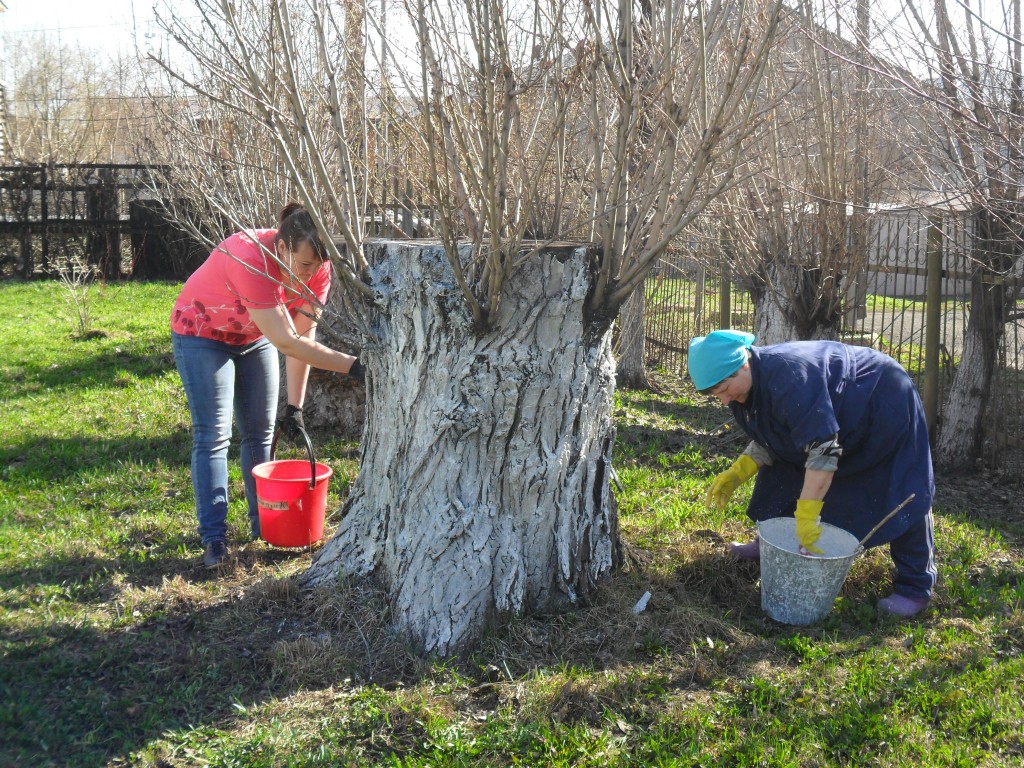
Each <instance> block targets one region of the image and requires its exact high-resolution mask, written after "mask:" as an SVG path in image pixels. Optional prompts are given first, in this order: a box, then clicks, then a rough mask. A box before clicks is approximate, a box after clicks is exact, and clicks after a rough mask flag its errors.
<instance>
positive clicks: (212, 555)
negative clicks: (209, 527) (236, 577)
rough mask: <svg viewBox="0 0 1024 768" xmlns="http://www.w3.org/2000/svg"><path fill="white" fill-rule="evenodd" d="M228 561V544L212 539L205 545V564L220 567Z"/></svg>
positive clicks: (210, 566) (209, 566) (208, 566)
mask: <svg viewBox="0 0 1024 768" xmlns="http://www.w3.org/2000/svg"><path fill="white" fill-rule="evenodd" d="M227 561H228V545H227V544H225V543H224V542H223V541H220V540H217V541H211V542H208V543H207V544H205V545H204V546H203V565H205V566H206V567H207V568H220V567H221V566H222V565H224V564H225V563H226V562H227Z"/></svg>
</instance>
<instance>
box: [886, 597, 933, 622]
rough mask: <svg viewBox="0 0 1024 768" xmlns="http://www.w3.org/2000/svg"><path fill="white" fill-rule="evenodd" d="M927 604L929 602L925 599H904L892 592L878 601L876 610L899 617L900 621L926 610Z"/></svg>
mask: <svg viewBox="0 0 1024 768" xmlns="http://www.w3.org/2000/svg"><path fill="white" fill-rule="evenodd" d="M929 603H931V600H929V599H928V598H927V597H904V596H903V595H897V594H896V593H895V592H893V593H892V594H891V595H889V596H888V597H883V598H882V599H881V600H879V601H878V610H879V611H880V612H881V613H888V614H890V615H892V616H899V617H900V618H901V619H909V618H910V617H911V616H916V615H917V614H919V613H920V612H921V611H923V610H924V609H925V608H927V607H928V604H929Z"/></svg>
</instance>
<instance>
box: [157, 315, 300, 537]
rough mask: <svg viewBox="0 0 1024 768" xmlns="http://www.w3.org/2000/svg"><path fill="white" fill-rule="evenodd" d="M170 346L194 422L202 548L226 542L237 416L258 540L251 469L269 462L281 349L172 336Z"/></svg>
mask: <svg viewBox="0 0 1024 768" xmlns="http://www.w3.org/2000/svg"><path fill="white" fill-rule="evenodd" d="M171 346H172V347H173V349H174V362H175V363H176V364H177V366H178V373H180V374H181V383H182V384H183V385H184V387H185V396H186V397H187V398H188V409H189V412H190V413H191V415H192V489H193V491H194V492H195V497H196V517H197V518H198V519H199V537H200V539H201V540H202V543H203V544H204V545H206V544H207V543H209V542H211V541H218V540H219V541H226V540H227V530H228V529H227V516H228V446H229V445H230V443H231V414H232V411H234V416H235V423H236V424H237V425H238V433H239V435H240V437H241V459H242V477H243V479H244V481H245V497H246V500H247V501H248V502H249V526H250V528H251V531H252V535H253V537H254V538H256V537H258V536H259V532H260V519H259V512H258V507H257V505H256V480H255V478H253V476H252V468H253V467H255V466H256V465H257V464H262V463H263V462H264V461H269V460H270V445H271V441H272V440H273V437H274V417H275V415H276V413H277V395H278V389H279V385H280V384H279V382H280V379H279V368H278V353H277V350H276V349H275V348H274V346H273V345H272V344H271V343H270V342H269V341H268V340H267V339H265V338H263V339H260V340H259V341H254V342H252V343H251V344H243V345H241V346H236V345H233V344H225V343H224V342H221V341H214V340H213V339H204V338H201V337H199V336H181V335H179V334H177V333H173V332H172V333H171Z"/></svg>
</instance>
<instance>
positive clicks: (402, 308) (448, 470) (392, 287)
mask: <svg viewBox="0 0 1024 768" xmlns="http://www.w3.org/2000/svg"><path fill="white" fill-rule="evenodd" d="M368 249H369V250H370V251H371V252H370V256H371V263H374V264H375V265H376V266H374V268H373V269H372V275H371V279H372V286H373V288H374V290H375V291H376V292H377V295H378V297H379V303H380V306H379V310H380V315H379V319H378V322H377V327H376V329H375V330H376V336H375V338H372V339H367V340H366V343H365V345H364V348H363V353H364V362H365V364H366V365H367V367H368V374H367V410H366V426H365V431H364V435H363V456H362V465H361V468H360V473H359V477H358V478H357V480H356V482H355V484H354V485H353V488H352V491H351V493H350V495H349V498H348V501H347V502H346V504H345V507H344V510H343V515H342V521H341V524H340V526H339V528H338V530H337V532H336V533H335V536H334V538H333V539H332V540H331V541H330V542H328V544H327V545H325V546H324V548H323V549H322V550H321V551H320V552H319V553H318V557H317V558H316V560H315V562H314V563H313V565H312V566H311V568H310V570H309V571H308V572H307V574H306V576H305V583H307V584H309V585H314V584H320V583H324V582H328V581H330V580H332V579H334V578H336V577H337V576H338V575H339V574H345V575H347V576H353V577H371V578H374V579H375V580H377V581H378V582H379V583H381V584H382V585H383V587H384V588H385V590H386V591H387V592H388V594H389V596H390V600H391V604H392V608H393V613H394V616H395V619H396V622H397V625H398V626H397V629H398V630H400V631H401V632H403V633H404V634H405V635H406V636H407V637H408V638H409V640H410V641H411V642H413V643H414V644H415V645H416V646H417V647H419V648H420V649H421V650H422V651H423V652H426V653H437V654H442V655H444V654H448V653H452V652H455V651H457V650H459V649H462V648H464V647H465V646H466V645H467V644H469V643H471V642H472V641H473V640H475V639H476V638H477V637H478V636H479V635H480V633H481V632H482V631H483V630H484V629H485V628H486V626H487V625H488V623H489V622H494V621H499V620H501V619H502V618H504V617H508V616H514V615H520V614H523V613H525V612H529V611H549V610H558V609H561V608H564V607H566V606H569V605H573V604H579V603H581V602H585V601H586V600H587V599H588V596H589V595H590V594H591V592H592V590H593V589H594V587H595V585H596V584H597V582H598V580H599V579H600V578H601V577H602V576H605V575H606V574H608V573H609V572H610V571H611V570H612V569H613V568H614V567H615V566H616V565H617V564H618V562H619V560H620V557H621V555H620V550H619V539H618V518H617V511H616V507H615V503H614V499H613V497H612V496H611V493H610V490H609V474H610V471H611V454H612V445H613V442H614V436H615V429H614V425H613V422H612V416H611V405H612V394H613V390H614V384H615V381H614V373H615V364H614V360H613V357H612V354H611V343H610V336H611V334H610V331H609V328H608V326H607V324H604V325H593V324H591V323H590V322H589V321H588V320H587V318H586V317H585V315H584V303H585V300H586V297H587V294H588V291H589V289H590V285H591V277H590V270H589V263H590V257H591V255H590V253H589V252H588V250H587V249H586V248H583V247H567V248H562V249H557V250H550V251H546V252H544V253H543V254H540V255H539V256H535V257H533V258H531V260H530V261H529V262H528V263H527V264H525V265H524V266H522V267H521V268H520V269H519V270H518V272H517V273H516V274H515V275H513V277H512V279H511V280H510V281H509V282H508V284H507V287H506V289H505V292H504V294H503V295H502V301H501V304H500V307H499V310H498V312H497V314H496V316H495V320H494V323H493V326H492V330H490V331H487V332H485V333H482V334H481V333H478V332H477V331H476V330H475V329H474V328H473V327H472V320H471V316H470V314H469V313H468V311H467V310H466V308H465V305H464V303H463V301H462V297H461V295H460V292H459V290H458V288H457V286H456V284H455V282H454V279H453V275H452V270H451V267H450V266H449V264H448V262H447V260H446V258H445V255H444V252H443V250H442V249H441V247H440V246H437V245H425V244H422V243H419V244H408V243H386V244H371V245H370V246H368ZM374 249H381V250H382V251H383V252H379V253H376V254H375V253H373V250H374Z"/></svg>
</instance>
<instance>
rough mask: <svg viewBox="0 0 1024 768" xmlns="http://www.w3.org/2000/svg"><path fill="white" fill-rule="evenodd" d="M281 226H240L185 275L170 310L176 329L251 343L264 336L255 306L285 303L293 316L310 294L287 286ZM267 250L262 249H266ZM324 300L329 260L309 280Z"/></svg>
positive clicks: (179, 331)
mask: <svg viewBox="0 0 1024 768" xmlns="http://www.w3.org/2000/svg"><path fill="white" fill-rule="evenodd" d="M276 237H277V230H276V229H257V230H249V231H246V232H238V233H236V234H234V235H232V236H231V237H229V238H228V239H227V240H225V241H224V242H222V243H221V244H220V245H218V246H217V247H216V248H214V249H213V252H212V253H211V254H210V256H209V257H208V258H207V259H206V261H204V262H203V264H202V266H200V267H199V269H197V270H196V271H195V272H193V273H192V275H191V276H190V277H189V278H188V280H186V281H185V285H184V287H183V288H182V289H181V293H179V294H178V299H177V301H176V302H175V303H174V311H173V312H172V313H171V330H172V331H174V332H175V333H178V334H181V335H182V336H202V337H204V338H207V339H215V340H216V341H223V342H226V343H228V344H237V345H241V344H249V343H251V342H253V341H256V340H258V339H260V338H262V337H263V334H262V333H260V330H259V328H257V327H256V324H255V323H254V322H253V321H252V318H251V317H250V316H249V310H250V309H268V308H270V307H274V306H277V305H278V304H283V305H284V306H286V307H287V308H288V311H289V312H290V313H291V315H292V317H295V315H296V314H297V312H298V309H299V308H300V307H301V306H302V304H303V302H304V301H305V298H303V297H302V296H300V295H298V294H297V293H295V292H294V291H292V290H289V289H286V288H285V287H284V286H282V285H278V283H279V282H284V280H283V278H282V275H281V269H280V267H278V265H277V262H276V261H274V259H273V257H272V256H271V255H270V254H272V253H274V239H275V238H276ZM261 246H262V247H261ZM264 248H265V249H266V250H263V249H264ZM307 286H308V287H309V290H310V291H311V292H312V293H313V295H314V296H316V298H317V299H318V300H319V301H320V302H321V303H323V302H324V301H326V300H327V291H328V290H329V289H330V287H331V263H330V262H329V261H324V262H323V264H321V265H320V268H319V269H318V270H317V271H316V273H315V274H314V275H313V277H312V278H310V280H309V282H308V283H307Z"/></svg>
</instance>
